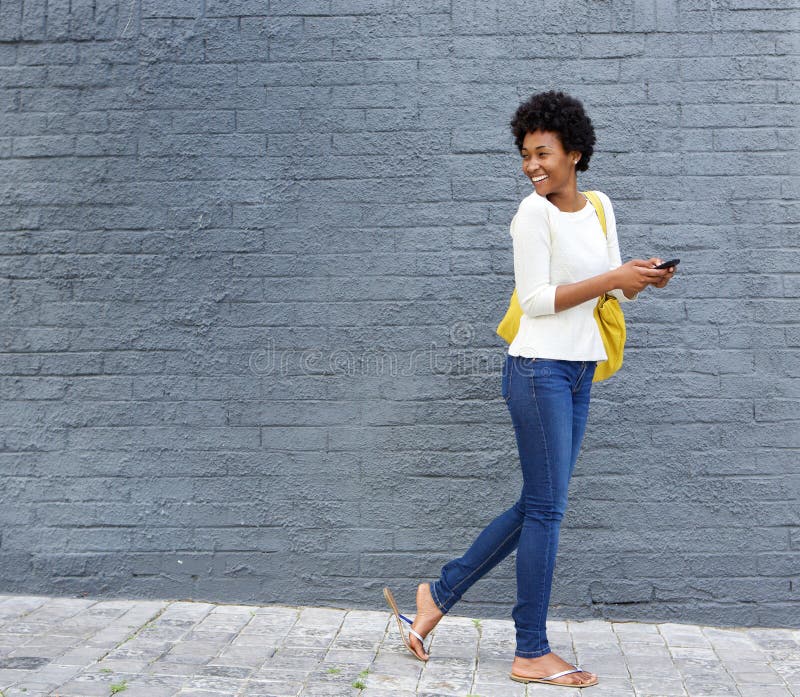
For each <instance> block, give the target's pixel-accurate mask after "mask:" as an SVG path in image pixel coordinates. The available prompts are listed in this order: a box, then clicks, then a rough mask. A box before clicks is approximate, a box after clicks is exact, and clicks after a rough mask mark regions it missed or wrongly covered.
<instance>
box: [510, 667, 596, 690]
mask: <svg viewBox="0 0 800 697" xmlns="http://www.w3.org/2000/svg"><path fill="white" fill-rule="evenodd" d="M582 672H583V669H582V668H578V667H575V668H571V669H570V670H562V671H561V672H560V673H554V674H553V675H548V676H547V677H544V678H524V677H522V676H521V675H514V673H511V679H512V680H513V681H514V682H524V683H529V682H539V683H542V684H544V685H558V686H559V687H591V686H592V685H597V683H598V682H599V680H597V679H596V678H595V681H594V682H585V683H565V682H555V680H556V678H561V677H563V676H565V675H569V674H570V673H582Z"/></svg>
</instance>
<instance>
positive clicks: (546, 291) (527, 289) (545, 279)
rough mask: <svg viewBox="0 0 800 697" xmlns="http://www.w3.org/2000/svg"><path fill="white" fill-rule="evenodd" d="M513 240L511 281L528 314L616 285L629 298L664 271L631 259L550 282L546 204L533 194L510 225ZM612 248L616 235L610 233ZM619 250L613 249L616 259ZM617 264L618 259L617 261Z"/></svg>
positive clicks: (547, 311)
mask: <svg viewBox="0 0 800 697" xmlns="http://www.w3.org/2000/svg"><path fill="white" fill-rule="evenodd" d="M511 236H512V238H513V240H514V280H515V282H516V285H517V297H518V298H519V304H520V306H521V307H522V311H523V312H524V313H525V314H526V315H528V316H529V317H538V316H540V315H552V314H555V313H556V312H561V311H562V310H567V309H569V308H571V307H575V306H576V305H580V304H581V303H585V302H587V301H588V300H592V299H593V298H599V297H600V296H601V295H603V293H608V292H610V291H612V290H614V289H616V288H619V289H621V290H622V292H623V293H624V294H625V295H626V296H627V297H629V298H630V297H632V296H634V295H635V294H636V293H638V292H639V291H640V290H643V289H644V288H645V287H647V285H648V284H650V283H653V282H657V281H659V280H661V277H662V276H663V275H664V273H665V272H664V271H657V270H655V269H653V268H652V267H653V264H652V263H651V262H649V261H645V260H643V259H634V260H632V261H629V262H628V263H627V264H622V265H621V266H619V267H618V268H614V269H612V270H610V271H607V272H606V273H603V274H600V275H598V276H593V277H591V278H587V279H585V280H583V281H577V282H576V283H567V284H564V285H559V286H555V285H552V284H551V283H550V253H551V244H550V223H549V220H548V211H547V204H546V202H545V201H540V200H539V199H537V198H536V197H529V198H526V199H525V200H524V201H523V202H522V203H521V204H520V207H519V210H518V211H517V215H516V216H514V220H513V222H512V225H511ZM613 244H614V246H615V247H616V246H617V244H616V235H615V236H614V242H613ZM618 258H619V251H617V260H618ZM617 263H619V261H617Z"/></svg>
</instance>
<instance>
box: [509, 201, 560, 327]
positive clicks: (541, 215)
mask: <svg viewBox="0 0 800 697" xmlns="http://www.w3.org/2000/svg"><path fill="white" fill-rule="evenodd" d="M511 236H512V238H513V240H514V282H515V283H516V286H517V297H518V298H519V304H520V306H521V307H522V311H523V312H524V313H525V314H526V315H527V316H529V317H539V316H541V315H552V314H555V311H556V286H554V285H551V283H550V256H551V251H552V250H551V240H550V223H549V221H548V212H547V207H546V205H545V203H544V202H543V201H541V202H540V201H537V200H536V198H535V197H530V196H529V197H528V198H526V199H525V200H523V201H522V203H521V204H520V207H519V210H518V211H517V214H516V215H515V216H514V220H513V221H512V223H511Z"/></svg>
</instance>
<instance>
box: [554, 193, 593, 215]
mask: <svg viewBox="0 0 800 697" xmlns="http://www.w3.org/2000/svg"><path fill="white" fill-rule="evenodd" d="M547 200H548V201H550V203H552V204H553V205H554V206H555V207H556V208H558V210H560V211H561V212H562V213H575V212H577V211H579V210H581V209H582V208H583V207H584V206H585V205H586V201H587V200H588V199H587V198H586V197H585V196H584V195H583V194H581V193H579V192H578V189H577V187H576V188H575V189H571V190H570V191H566V192H556V193H552V194H548V196H547Z"/></svg>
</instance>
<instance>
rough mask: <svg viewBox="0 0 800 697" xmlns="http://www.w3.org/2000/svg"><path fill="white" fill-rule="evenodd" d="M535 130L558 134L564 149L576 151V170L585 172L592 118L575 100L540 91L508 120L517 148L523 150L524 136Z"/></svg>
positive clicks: (591, 146) (591, 149)
mask: <svg viewBox="0 0 800 697" xmlns="http://www.w3.org/2000/svg"><path fill="white" fill-rule="evenodd" d="M536 130H542V131H552V132H554V133H557V134H558V137H559V139H560V140H561V145H563V146H564V150H566V151H567V152H569V151H570V150H577V151H578V152H580V153H581V159H580V160H578V164H577V165H575V169H577V170H579V171H581V172H585V171H586V170H587V169H589V160H590V159H591V157H592V153H593V152H594V144H595V136H594V126H592V121H591V119H590V118H589V117H588V116H587V115H586V112H585V111H584V109H583V104H581V103H580V102H579V101H578V100H577V99H575V98H574V97H570V96H569V95H567V94H564V93H563V92H554V91H551V92H540V93H539V94H534V95H533V96H532V97H531V98H530V99H529V100H528V101H526V102H523V103H522V104H520V105H519V107H518V108H517V111H516V113H515V114H514V118H513V119H511V131H512V133H513V134H514V142H515V143H516V145H517V149H518V150H521V149H522V141H523V140H525V136H526V135H527V134H528V133H530V132H532V131H536Z"/></svg>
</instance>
